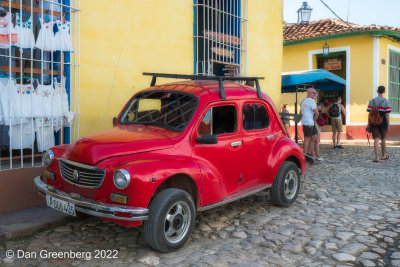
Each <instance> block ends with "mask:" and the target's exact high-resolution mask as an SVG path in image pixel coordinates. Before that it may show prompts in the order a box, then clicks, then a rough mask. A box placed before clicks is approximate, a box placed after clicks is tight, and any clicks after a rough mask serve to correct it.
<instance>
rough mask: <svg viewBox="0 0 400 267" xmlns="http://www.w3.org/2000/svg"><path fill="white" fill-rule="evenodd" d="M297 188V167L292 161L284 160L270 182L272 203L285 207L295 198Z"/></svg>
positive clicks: (298, 175) (298, 182) (298, 186)
mask: <svg viewBox="0 0 400 267" xmlns="http://www.w3.org/2000/svg"><path fill="white" fill-rule="evenodd" d="M299 190H300V172H299V168H298V167H297V165H296V164H295V163H293V162H290V161H284V162H283V163H282V165H281V167H280V168H279V171H278V174H277V175H276V177H275V179H274V182H273V183H272V188H271V200H272V203H273V204H274V205H276V206H281V207H287V206H289V205H290V204H292V203H293V202H294V201H295V200H296V198H297V195H298V194H299Z"/></svg>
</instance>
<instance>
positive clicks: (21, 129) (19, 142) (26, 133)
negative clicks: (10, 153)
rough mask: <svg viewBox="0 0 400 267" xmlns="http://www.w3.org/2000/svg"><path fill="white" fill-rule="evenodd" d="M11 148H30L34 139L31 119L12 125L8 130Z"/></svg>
mask: <svg viewBox="0 0 400 267" xmlns="http://www.w3.org/2000/svg"><path fill="white" fill-rule="evenodd" d="M8 133H9V136H10V147H11V149H21V148H32V147H33V143H34V141H35V133H34V131H33V121H32V120H30V121H28V122H25V123H22V124H17V125H12V126H10V130H9V132H8Z"/></svg>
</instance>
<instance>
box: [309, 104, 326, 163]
mask: <svg viewBox="0 0 400 267" xmlns="http://www.w3.org/2000/svg"><path fill="white" fill-rule="evenodd" d="M323 108H324V105H323V104H322V103H319V104H318V105H317V109H318V113H319V115H318V118H317V119H315V122H314V125H315V128H316V129H317V134H316V135H315V138H314V139H313V140H312V141H313V142H312V145H310V150H311V153H310V154H312V155H314V153H315V157H316V160H318V161H324V159H323V158H322V157H321V154H320V151H319V143H320V142H321V127H322V126H323V125H319V123H318V122H321V121H322V110H323ZM324 124H325V122H324ZM312 149H314V151H312Z"/></svg>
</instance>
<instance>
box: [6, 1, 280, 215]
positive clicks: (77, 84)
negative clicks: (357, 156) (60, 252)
mask: <svg viewBox="0 0 400 267" xmlns="http://www.w3.org/2000/svg"><path fill="white" fill-rule="evenodd" d="M28 2H29V1H28ZM30 2H32V3H30V4H29V5H28V4H27V5H26V6H25V5H22V6H21V7H19V6H17V4H13V8H20V10H28V11H29V12H30V10H31V9H30V7H31V6H32V5H33V6H34V7H35V9H33V11H32V12H34V13H38V14H44V15H46V16H49V18H47V20H50V21H55V20H56V18H58V19H60V18H63V19H64V20H65V21H67V22H68V23H70V24H71V39H72V47H73V48H72V50H73V52H57V53H58V54H57V56H58V55H60V56H61V58H62V59H63V60H64V61H63V63H62V64H63V65H62V67H61V69H62V70H61V71H58V70H57V71H53V69H51V70H50V69H45V70H44V69H43V67H42V69H37V70H35V71H36V73H39V74H40V73H43V72H45V73H53V74H54V75H60V74H61V76H64V77H65V78H66V92H67V93H68V96H69V106H70V112H72V113H73V119H72V120H71V122H70V123H69V124H68V125H67V124H64V125H61V127H59V128H58V129H56V130H54V129H55V126H59V125H55V126H49V127H52V128H49V131H48V132H49V134H48V136H49V137H51V138H53V132H54V131H57V132H56V138H55V144H62V143H69V142H73V141H74V140H76V139H77V138H80V137H84V136H86V135H88V134H90V133H93V132H96V131H99V130H102V129H104V128H109V127H112V119H113V117H115V116H117V115H118V113H119V111H120V110H121V109H122V108H123V106H124V104H125V103H126V102H127V101H128V100H129V99H130V98H131V97H132V96H133V94H135V93H136V92H138V91H139V90H142V89H145V88H147V87H149V86H150V82H151V77H149V76H143V75H142V73H143V72H160V73H176V74H203V75H204V74H205V75H237V74H240V75H243V76H263V77H265V80H262V81H261V82H260V85H261V89H262V90H263V91H264V92H266V93H268V94H269V96H270V97H271V98H272V99H273V100H274V101H275V102H276V101H279V99H280V91H279V89H280V84H281V66H282V49H283V48H282V47H283V46H282V44H283V38H282V35H283V33H282V27H283V25H282V1H281V0H278V1H276V0H251V1H248V0H168V1H165V0H118V1H106V0H84V1H79V0H77V1H65V0H64V1H63V4H60V3H59V2H60V1H57V0H54V1H52V2H51V5H50V4H49V5H47V6H43V7H40V8H39V7H36V6H35V5H37V4H35V3H36V1H34V0H30ZM18 5H19V4H18ZM38 28H40V27H38ZM33 49H36V48H33ZM39 52H40V51H39ZM10 58H11V57H10ZM49 58H50V57H49ZM18 60H19V59H18ZM47 60H48V61H49V59H47ZM51 60H53V59H51ZM54 60H58V59H57V58H55V59H54ZM20 61H21V60H19V61H18V62H20ZM51 63H52V64H47V63H46V64H47V65H51V66H58V65H57V64H59V63H58V61H57V62H56V61H54V62H51ZM46 64H42V66H46ZM17 66H18V65H17ZM51 68H53V67H51ZM17 70H19V67H18V68H17ZM170 81H171V80H165V79H164V80H163V79H159V80H157V84H159V83H164V82H170ZM32 121H33V120H32ZM31 125H34V123H31ZM19 132H20V131H19ZM17 133H18V132H15V131H14V134H17ZM39 133H40V132H39ZM42 133H43V131H42ZM6 134H7V133H6ZM45 149H47V148H45ZM8 151H9V152H8ZM2 152H3V151H2ZM17 152H18V154H16V153H17ZM17 152H15V151H13V150H12V149H9V148H8V147H5V149H4V153H5V155H6V156H4V157H3V158H2V160H1V162H0V167H2V168H0V175H1V178H2V179H0V186H3V187H4V188H5V187H7V188H9V189H10V190H8V191H9V192H7V193H6V194H3V195H1V196H0V203H2V204H0V213H1V212H5V211H10V210H16V209H21V208H25V207H29V206H32V205H38V204H40V203H43V200H42V198H39V197H36V196H35V193H34V191H33V186H32V183H33V178H34V176H35V175H39V174H40V173H42V171H43V169H42V168H38V167H41V166H42V164H41V162H40V158H41V153H40V151H38V149H37V148H36V145H35V144H34V143H33V142H32V146H31V147H29V148H28V149H25V150H22V149H21V150H20V151H17ZM26 162H27V163H26ZM15 195H18V196H19V198H18V202H13V203H9V199H14V198H13V196H15Z"/></svg>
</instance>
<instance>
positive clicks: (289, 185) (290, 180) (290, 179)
mask: <svg viewBox="0 0 400 267" xmlns="http://www.w3.org/2000/svg"><path fill="white" fill-rule="evenodd" d="M298 182H299V181H298V177H297V173H296V172H295V171H294V170H290V171H289V172H288V173H287V174H286V177H285V184H284V191H285V196H286V198H287V199H289V200H290V199H292V198H293V197H294V196H295V195H296V192H297V184H298Z"/></svg>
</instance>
